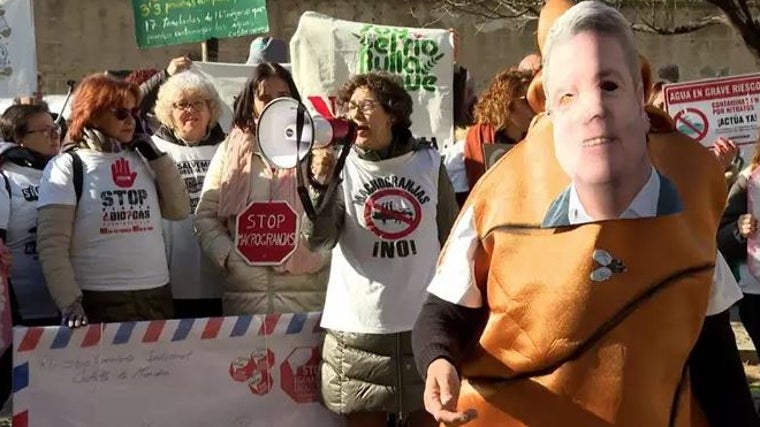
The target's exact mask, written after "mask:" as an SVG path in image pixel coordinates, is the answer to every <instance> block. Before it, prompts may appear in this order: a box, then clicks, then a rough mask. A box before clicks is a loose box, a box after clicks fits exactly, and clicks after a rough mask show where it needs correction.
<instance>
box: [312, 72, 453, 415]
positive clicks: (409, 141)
mask: <svg viewBox="0 0 760 427" xmlns="http://www.w3.org/2000/svg"><path fill="white" fill-rule="evenodd" d="M337 101H338V105H339V108H341V109H342V110H343V111H344V112H345V113H347V116H348V118H349V119H350V120H351V121H353V122H354V123H355V124H356V125H357V126H358V129H359V131H358V133H357V138H356V141H355V144H354V146H353V148H352V151H351V152H350V154H349V155H348V157H347V161H346V165H345V168H344V169H343V171H342V173H343V175H342V179H343V181H342V183H341V187H340V188H338V189H337V191H335V192H334V193H332V194H333V198H332V199H328V200H326V201H321V199H322V197H323V196H322V192H321V191H317V192H316V195H315V200H316V201H319V202H320V204H321V203H325V205H324V210H323V211H322V212H321V214H320V215H319V216H318V217H317V218H316V220H314V221H311V220H308V221H305V227H304V234H305V235H306V236H307V239H308V240H307V241H308V243H309V246H310V247H312V248H314V249H332V248H334V250H333V258H332V266H331V274H330V282H329V284H328V288H327V298H326V300H325V309H324V311H323V313H322V327H324V328H325V329H326V330H327V335H326V337H325V342H324V345H323V348H322V359H323V360H322V365H321V372H322V377H321V380H322V384H321V390H322V400H323V402H324V404H325V405H326V406H327V408H328V409H330V410H331V411H333V412H336V413H339V414H343V415H345V416H346V421H347V425H348V426H362V427H370V426H385V422H386V416H387V414H401V415H402V416H403V417H407V416H408V417H409V422H410V424H409V425H412V426H424V425H433V420H432V419H430V418H429V417H428V416H427V415H426V414H425V413H424V411H422V409H423V406H422V385H423V384H422V380H421V379H420V377H419V376H418V375H417V373H416V372H414V369H413V363H412V362H413V359H412V351H411V342H410V335H411V334H410V331H411V329H412V326H413V324H414V319H415V318H416V317H417V313H418V312H419V310H420V307H421V306H422V303H423V302H424V299H425V296H426V293H425V285H426V284H427V283H428V281H429V280H430V278H431V277H432V275H433V268H434V265H435V260H436V258H437V256H438V253H439V251H440V247H441V244H442V242H444V241H445V240H446V236H448V233H449V229H450V227H451V224H452V223H453V220H454V217H455V216H456V212H457V204H456V199H455V197H454V190H453V188H452V186H451V183H450V182H449V178H448V176H447V174H446V169H445V168H444V166H443V164H442V162H441V157H440V155H439V154H438V152H437V151H436V150H434V149H432V148H431V147H429V146H427V145H423V144H421V143H419V142H418V141H417V140H416V139H415V138H414V137H412V134H411V132H410V131H409V127H410V126H411V119H410V116H411V114H412V100H411V98H410V96H409V94H408V93H407V92H406V91H405V90H404V86H403V83H402V82H401V81H400V79H398V78H397V77H394V76H391V75H390V74H386V73H369V74H361V75H357V76H354V77H353V78H351V80H349V81H348V82H346V83H345V84H344V85H343V87H342V88H341V90H340V91H339V93H338V98H337ZM325 157H327V158H329V157H330V156H329V155H326V156H325ZM331 163H332V162H330V161H327V160H325V159H324V158H323V159H319V158H317V159H315V162H314V165H315V171H314V173H315V175H316V176H317V177H321V178H323V179H324V177H326V176H327V174H328V171H329V165H330V164H331ZM315 191H316V190H315Z"/></svg>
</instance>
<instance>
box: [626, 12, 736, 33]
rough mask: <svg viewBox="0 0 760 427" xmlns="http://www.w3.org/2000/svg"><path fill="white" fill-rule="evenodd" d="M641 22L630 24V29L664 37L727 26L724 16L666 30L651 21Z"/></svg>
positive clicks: (702, 19) (709, 17)
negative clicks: (715, 26)
mask: <svg viewBox="0 0 760 427" xmlns="http://www.w3.org/2000/svg"><path fill="white" fill-rule="evenodd" d="M641 21H642V22H641V23H634V24H632V25H631V28H633V30H634V31H639V32H643V33H653V34H661V35H666V36H672V35H676V34H687V33H692V32H694V31H697V30H701V29H702V28H705V27H709V26H711V25H719V24H728V19H726V17H725V16H706V17H704V18H701V19H698V20H695V21H692V22H687V23H685V24H681V25H676V26H674V27H667V28H665V27H660V26H657V25H655V24H654V22H653V20H651V21H650V20H644V19H642V20H641Z"/></svg>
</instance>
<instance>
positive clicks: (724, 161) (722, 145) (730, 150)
mask: <svg viewBox="0 0 760 427" xmlns="http://www.w3.org/2000/svg"><path fill="white" fill-rule="evenodd" d="M712 150H713V153H715V157H717V158H718V161H719V162H720V165H721V167H723V170H724V171H725V170H728V168H729V167H731V162H733V161H734V159H735V158H736V154H737V153H738V152H739V147H737V146H736V144H734V142H733V141H731V140H730V139H726V138H718V139H717V140H716V141H715V143H713V146H712Z"/></svg>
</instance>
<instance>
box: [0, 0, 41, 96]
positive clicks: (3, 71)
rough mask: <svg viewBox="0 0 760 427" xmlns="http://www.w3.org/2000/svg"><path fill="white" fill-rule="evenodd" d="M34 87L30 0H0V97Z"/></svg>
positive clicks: (34, 48)
mask: <svg viewBox="0 0 760 427" xmlns="http://www.w3.org/2000/svg"><path fill="white" fill-rule="evenodd" d="M36 91H37V44H36V42H35V39H34V16H33V15H32V2H31V0H0V98H2V97H8V98H14V97H17V96H30V95H32V94H34V92H36Z"/></svg>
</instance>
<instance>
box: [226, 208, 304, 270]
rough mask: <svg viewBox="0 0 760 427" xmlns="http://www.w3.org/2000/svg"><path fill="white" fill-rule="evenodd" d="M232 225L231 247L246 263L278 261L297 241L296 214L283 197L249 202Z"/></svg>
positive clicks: (282, 260) (282, 259)
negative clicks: (233, 239)
mask: <svg viewBox="0 0 760 427" xmlns="http://www.w3.org/2000/svg"><path fill="white" fill-rule="evenodd" d="M235 229H236V233H235V250H236V251H237V252H238V253H239V254H240V256H241V257H243V259H244V260H245V262H246V263H248V265H281V264H282V263H283V262H285V261H286V260H287V259H288V258H289V257H290V256H291V255H293V252H295V251H296V246H297V245H298V239H297V236H298V214H297V213H296V211H295V210H293V208H292V207H291V206H290V204H289V203H288V202H286V201H281V200H274V201H269V202H256V201H254V202H251V203H250V204H249V205H248V207H246V208H245V210H243V212H241V213H240V214H239V215H238V216H237V224H236V227H235Z"/></svg>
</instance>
